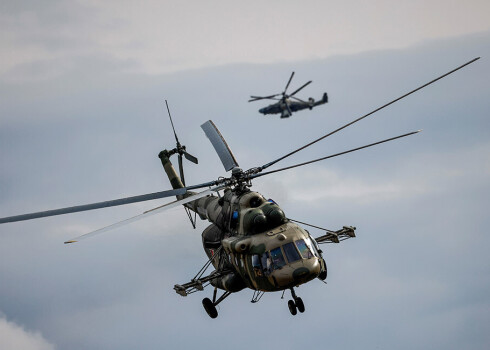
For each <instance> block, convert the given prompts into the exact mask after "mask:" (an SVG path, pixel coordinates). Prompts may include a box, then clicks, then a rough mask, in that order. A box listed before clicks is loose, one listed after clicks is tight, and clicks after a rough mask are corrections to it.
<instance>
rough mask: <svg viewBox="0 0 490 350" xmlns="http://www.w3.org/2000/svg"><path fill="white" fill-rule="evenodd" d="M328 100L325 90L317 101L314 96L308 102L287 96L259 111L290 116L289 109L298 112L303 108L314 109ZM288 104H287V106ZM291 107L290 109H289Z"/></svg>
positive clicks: (283, 116) (282, 116) (284, 116)
mask: <svg viewBox="0 0 490 350" xmlns="http://www.w3.org/2000/svg"><path fill="white" fill-rule="evenodd" d="M327 102H328V95H327V93H326V92H325V93H324V94H323V96H322V98H321V99H320V100H318V101H315V100H314V99H313V98H311V97H310V98H309V99H308V102H300V101H292V100H291V99H289V98H287V99H285V100H280V101H279V102H276V103H273V104H270V105H268V106H267V107H264V108H261V109H259V112H260V113H262V114H264V115H266V114H279V113H280V114H281V118H287V117H289V116H290V113H289V111H291V112H297V111H300V110H303V109H307V108H309V109H313V107H316V106H319V105H322V104H324V103H327ZM286 104H287V106H286ZM288 107H289V110H288Z"/></svg>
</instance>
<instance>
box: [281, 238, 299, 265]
mask: <svg viewBox="0 0 490 350" xmlns="http://www.w3.org/2000/svg"><path fill="white" fill-rule="evenodd" d="M282 249H284V254H286V258H287V259H288V262H289V263H290V264H291V263H293V262H295V261H298V260H300V259H301V256H300V255H299V253H298V251H297V250H296V247H295V246H294V243H293V242H290V243H286V244H285V245H283V246H282Z"/></svg>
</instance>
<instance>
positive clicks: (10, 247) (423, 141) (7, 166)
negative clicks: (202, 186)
mask: <svg viewBox="0 0 490 350" xmlns="http://www.w3.org/2000/svg"><path fill="white" fill-rule="evenodd" d="M38 4H39V3H38V2H11V3H5V4H2V5H1V6H2V7H1V12H0V13H1V14H0V21H1V22H0V27H1V28H0V29H1V33H2V34H1V36H0V41H1V46H0V47H1V48H2V61H1V64H0V163H1V164H2V168H1V172H0V193H1V194H2V195H1V196H0V213H1V215H0V216H6V215H14V214H19V213H22V212H28V211H36V210H42V209H52V208H57V207H61V206H65V205H66V206H69V205H74V204H83V203H88V202H92V201H99V200H106V199H112V198H118V197H122V196H126V195H127V196H129V195H136V194H141V193H148V192H153V191H158V190H163V189H168V188H169V187H170V185H169V184H168V180H167V179H166V177H165V175H164V172H163V170H162V168H161V164H160V163H159V160H158V158H157V154H158V152H159V151H160V150H161V149H163V148H165V147H171V146H172V145H173V144H172V140H173V134H172V131H171V129H170V125H169V123H168V120H167V119H166V118H167V117H166V112H165V107H164V103H163V99H164V98H167V99H168V100H169V103H170V108H171V110H172V114H173V116H174V122H175V126H176V129H177V132H178V133H179V138H180V139H181V141H182V142H183V143H184V144H185V145H187V147H188V150H189V151H190V152H191V153H192V154H195V155H196V156H197V157H198V158H199V161H200V164H199V165H198V166H195V165H193V164H188V166H187V167H186V177H187V181H188V182H194V183H197V182H202V181H207V180H210V179H214V178H216V177H218V176H221V175H224V171H223V170H222V166H221V164H220V162H219V159H218V157H217V156H216V155H215V153H214V151H213V149H212V146H211V144H210V143H209V142H208V140H207V139H206V137H205V135H204V134H203V132H202V130H201V129H200V127H199V126H200V125H201V124H202V123H203V122H204V121H206V120H208V119H213V121H215V123H216V124H217V125H218V127H219V128H220V130H221V132H222V133H223V135H224V136H225V138H226V139H227V141H228V143H229V145H230V147H231V148H232V149H233V152H234V154H235V155H236V157H237V159H238V162H239V163H240V165H241V166H242V167H244V168H249V167H251V166H256V165H261V164H264V163H266V162H268V161H270V160H271V159H275V158H277V157H278V156H280V155H282V154H284V153H286V152H288V151H290V150H292V149H293V148H295V147H298V146H301V145H303V144H304V143H306V142H308V141H310V140H312V139H314V138H316V137H318V136H320V135H322V134H324V133H326V132H327V131H330V130H332V129H334V128H336V127H338V126H340V125H342V124H344V123H346V122H348V121H350V120H352V119H355V118H356V117H358V116H360V115H362V114H364V113H366V112H368V111H370V110H372V109H374V108H375V107H377V106H379V105H382V104H384V103H386V102H388V101H389V100H391V99H393V98H395V97H398V96H400V95H402V94H403V93H405V92H407V91H408V90H410V89H413V88H415V87H416V86H418V85H420V84H422V83H424V82H426V81H428V80H430V79H432V78H434V77H435V76H437V75H439V74H442V73H444V72H446V71H447V70H450V69H452V68H454V67H456V66H458V65H459V64H462V63H464V62H466V61H468V60H469V59H471V58H473V57H476V56H482V59H481V60H480V61H478V62H477V63H475V64H473V65H472V66H470V67H467V68H465V69H464V70H462V71H460V72H457V73H455V74H454V75H452V76H450V77H448V78H446V79H445V80H443V81H441V82H438V83H437V85H434V86H431V87H428V88H427V89H425V90H423V91H421V92H419V93H417V94H415V95H413V96H410V97H409V98H407V99H406V100H403V101H400V102H399V103H397V104H396V105H393V106H391V107H390V108H388V109H386V110H384V111H381V112H380V113H378V114H377V115H375V116H373V117H372V118H370V119H367V120H365V121H362V122H360V123H359V124H357V125H356V126H353V127H351V128H349V129H347V130H345V132H342V133H339V134H338V135H335V136H333V137H332V138H330V139H327V140H325V141H322V142H320V143H319V144H317V145H315V146H314V147H311V149H308V150H305V151H304V152H301V153H299V154H297V155H295V156H294V157H291V159H289V160H287V161H285V162H284V164H281V165H284V166H286V165H289V164H294V163H296V162H301V161H305V160H309V159H313V158H317V157H320V156H323V155H328V154H331V153H336V152H339V151H342V150H345V149H348V148H352V147H356V146H360V145H363V144H366V143H370V142H373V141H377V140H380V139H383V138H387V137H390V136H395V135H398V134H402V133H405V132H408V131H412V130H417V129H424V131H423V132H422V133H420V134H418V135H415V136H412V137H410V138H408V139H406V140H400V141H395V142H394V143H392V144H389V145H381V146H378V147H376V148H373V149H370V150H365V151H361V152H359V153H357V154H351V155H346V156H345V157H343V158H339V159H335V160H331V161H327V162H325V163H320V164H316V165H312V166H311V167H304V168H302V169H301V170H292V171H290V172H284V173H282V174H281V175H280V176H276V177H273V176H270V177H264V178H261V179H257V180H256V181H255V182H254V189H255V190H258V191H260V192H261V193H263V194H264V195H265V196H267V197H271V198H274V199H275V200H277V201H278V202H279V204H280V205H281V206H282V207H283V209H284V210H285V212H286V214H287V215H288V216H290V217H293V218H296V219H298V220H301V221H307V222H311V223H313V224H316V225H320V226H325V227H328V228H331V229H337V228H340V227H341V226H342V225H354V226H357V227H358V237H357V238H356V239H354V240H350V241H347V242H344V243H342V244H339V245H327V246H325V247H324V251H325V255H326V259H327V264H328V267H329V276H328V278H327V282H328V285H324V284H322V283H321V282H320V281H317V282H313V283H311V284H308V285H306V286H303V287H300V288H299V289H298V293H299V294H300V295H301V297H302V298H303V300H304V301H305V304H306V308H307V311H306V313H305V314H302V315H300V316H299V317H295V318H292V317H291V316H290V315H289V312H288V310H287V307H286V303H285V300H281V299H280V294H278V293H274V294H269V295H266V296H264V298H263V299H262V301H261V302H260V303H258V304H254V305H253V304H250V302H249V301H250V298H251V295H252V293H251V291H249V292H250V293H249V292H244V293H240V294H237V295H233V296H231V297H230V298H229V299H227V300H226V302H224V303H223V304H222V305H221V306H220V310H219V312H220V317H219V318H218V319H217V320H214V321H213V322H211V320H209V319H208V317H207V315H206V314H205V313H204V311H203V309H202V306H201V299H202V298H204V297H205V296H209V295H210V293H211V291H210V290H206V291H205V292H204V293H200V294H194V295H192V296H189V297H187V298H182V297H180V296H178V295H176V294H175V293H174V291H173V290H172V287H173V285H174V284H175V283H183V282H186V281H187V280H188V279H189V278H191V277H192V276H194V274H195V273H196V272H197V270H198V269H199V268H200V267H201V265H202V264H203V263H204V262H205V257H204V253H203V251H202V247H201V238H200V232H201V231H202V230H203V229H204V228H205V227H206V226H207V223H205V222H201V223H200V224H199V226H198V229H197V230H195V231H194V230H192V228H191V226H190V224H189V223H188V222H187V221H186V217H185V213H184V212H183V211H182V210H179V209H173V210H171V211H170V212H168V213H165V214H162V215H159V216H156V217H152V218H149V219H148V220H147V221H143V222H138V223H135V224H133V225H131V226H128V227H125V228H122V229H119V230H117V231H113V232H108V233H106V234H104V235H101V236H100V237H94V238H92V239H88V240H86V241H83V242H81V243H80V244H79V245H73V246H64V245H63V244H62V242H63V241H65V240H66V239H68V238H71V237H73V236H76V235H78V234H83V233H86V232H89V231H91V230H93V229H97V228H100V227H102V226H105V225H107V224H110V223H113V222H116V221H119V220H121V219H124V218H127V217H130V216H133V215H135V214H139V213H141V212H142V211H144V210H146V209H148V208H151V207H154V206H157V205H158V204H160V203H161V201H156V202H155V203H145V204H136V205H133V206H128V207H124V208H113V209H108V210H100V211H93V212H87V213H79V214H73V215H67V216H64V217H55V218H49V219H42V220H37V221H31V222H23V223H17V224H8V225H2V226H0V281H1V283H0V347H1V348H2V349H3V348H4V347H6V346H7V345H6V344H7V343H6V339H9V340H10V341H15V342H16V343H14V344H21V345H14V348H15V346H16V347H22V348H26V349H53V348H56V349H70V350H72V349H75V350H76V349H96V348H97V349H114V348H117V349H135V348H141V349H160V348H162V347H165V348H172V347H173V348H190V347H191V346H198V345H201V346H204V347H205V348H207V347H213V348H217V349H224V348H229V346H230V344H233V347H234V348H235V349H249V348H250V342H253V343H258V344H260V347H261V348H267V347H275V348H277V347H278V346H282V347H283V348H285V349H293V348H294V349H296V348H299V347H302V348H304V347H310V348H318V347H320V346H321V347H322V348H329V349H352V348H361V347H363V348H368V349H371V348H380V349H391V348H397V349H414V348H427V349H460V348H462V347H465V348H472V349H487V348H488V345H489V344H490V338H489V335H488V332H487V328H488V327H487V325H488V324H489V322H490V319H489V313H488V310H489V309H490V299H489V295H490V280H489V277H490V276H489V273H490V271H489V268H490V265H489V259H488V252H487V250H488V249H487V247H488V245H489V244H490V240H489V238H488V234H487V233H486V227H488V225H489V224H490V222H489V218H488V207H489V204H490V203H489V200H488V198H489V195H490V181H489V179H490V158H489V154H490V152H489V151H490V139H489V136H490V135H489V131H490V123H489V121H488V114H489V111H490V104H489V103H490V102H489V101H490V99H489V98H488V97H489V96H488V92H489V91H490V87H489V83H488V76H489V73H490V68H489V64H488V62H487V61H488V58H487V57H490V52H489V51H490V49H489V48H490V31H489V30H490V28H489V23H490V22H489V21H488V13H490V12H489V11H488V5H487V4H486V2H483V1H482V2H470V3H466V4H464V5H463V4H462V3H460V2H454V3H451V2H449V3H448V2H447V1H446V2H438V1H436V2H431V1H429V2H424V3H422V2H418V1H417V2H410V5H409V4H405V5H403V4H402V5H399V6H398V7H393V5H392V3H388V2H386V3H382V2H373V3H371V4H370V5H369V6H363V7H359V5H356V6H355V5H354V4H352V5H351V4H350V3H347V2H343V5H340V4H329V3H328V2H320V1H319V2H307V3H304V5H302V6H301V7H298V6H299V5H296V2H294V3H293V2H291V3H289V2H281V4H282V6H279V5H278V4H277V3H274V2H268V3H267V4H262V3H259V2H257V3H254V2H249V3H247V4H243V3H240V4H241V5H238V3H237V4H235V3H232V2H222V3H218V2H216V5H215V4H214V3H212V4H210V3H207V5H206V6H204V5H200V4H201V2H199V3H194V4H192V5H193V6H190V5H177V4H176V3H175V2H171V3H166V2H162V1H155V2H153V3H152V2H145V3H144V4H143V5H138V7H135V6H134V5H131V4H132V2H117V5H116V3H115V2H104V5H100V4H99V2H95V1H94V2H93V3H90V2H83V3H77V2H67V1H57V2H45V4H44V5H43V6H39V5H38ZM266 19H267V20H266ZM258 63H261V64H258ZM190 68H193V69H190ZM293 70H294V71H296V75H295V78H294V80H293V82H292V87H293V88H294V87H297V86H300V85H301V84H302V83H304V82H306V81H308V80H310V79H311V80H313V81H314V82H313V84H312V85H311V86H309V87H308V88H306V89H305V90H304V91H302V92H301V97H309V96H312V97H315V98H319V97H320V96H321V94H322V93H323V92H324V91H326V92H328V93H329V96H330V102H329V103H328V104H327V105H325V106H321V107H318V109H315V110H313V111H304V112H302V113H298V114H296V115H294V116H293V118H290V119H289V120H279V119H278V118H277V117H276V118H274V117H272V118H266V117H263V116H261V115H259V114H258V113H257V110H258V109H259V108H260V107H262V106H263V104H261V103H255V104H248V103H247V102H246V100H247V99H248V96H249V95H251V94H270V93H275V92H279V91H280V90H281V89H282V88H283V86H284V84H285V83H286V81H287V78H288V76H289V74H290V73H291V71H293ZM250 132H253V133H254V136H250V135H249V133H250ZM312 234H313V235H314V236H316V235H319V234H320V232H314V231H313V230H312ZM237 316H238V317H237ZM239 331H241V332H242V333H243V334H246V335H247V336H249V337H252V338H251V339H248V341H247V338H246V336H244V337H245V338H244V339H243V338H242V339H239V338H237V333H239ZM2 332H3V333H2ZM217 333H220V334H222V335H221V337H220V338H219V339H216V334H217ZM7 337H8V338H7ZM237 339H238V340H237ZM2 341H3V343H2Z"/></svg>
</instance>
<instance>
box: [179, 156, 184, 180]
mask: <svg viewBox="0 0 490 350" xmlns="http://www.w3.org/2000/svg"><path fill="white" fill-rule="evenodd" d="M178 159H179V173H180V179H181V180H182V184H183V185H184V187H185V178H184V165H183V164H182V154H179V158H178Z"/></svg>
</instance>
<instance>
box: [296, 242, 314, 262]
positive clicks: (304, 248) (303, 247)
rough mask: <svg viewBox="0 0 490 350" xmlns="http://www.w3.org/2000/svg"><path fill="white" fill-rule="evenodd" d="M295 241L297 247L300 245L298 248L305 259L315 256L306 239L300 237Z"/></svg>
mask: <svg viewBox="0 0 490 350" xmlns="http://www.w3.org/2000/svg"><path fill="white" fill-rule="evenodd" d="M294 243H296V247H298V250H299V252H300V253H301V256H302V257H303V258H304V259H309V258H312V257H313V254H312V253H311V250H310V248H308V246H307V245H306V243H305V240H304V239H298V240H297V241H296V242H294Z"/></svg>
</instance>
